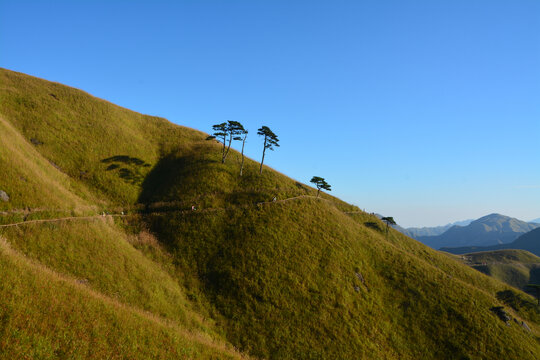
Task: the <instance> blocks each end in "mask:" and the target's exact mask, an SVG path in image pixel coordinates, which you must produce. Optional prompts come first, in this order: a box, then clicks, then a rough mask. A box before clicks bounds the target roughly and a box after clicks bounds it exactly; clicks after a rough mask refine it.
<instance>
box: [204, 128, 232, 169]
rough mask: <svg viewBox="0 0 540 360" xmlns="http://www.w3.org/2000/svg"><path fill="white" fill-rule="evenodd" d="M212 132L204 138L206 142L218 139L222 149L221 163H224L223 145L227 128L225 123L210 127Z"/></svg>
mask: <svg viewBox="0 0 540 360" xmlns="http://www.w3.org/2000/svg"><path fill="white" fill-rule="evenodd" d="M212 130H214V133H213V134H212V135H210V136H208V137H207V138H206V140H213V139H218V141H221V142H222V143H223V148H222V149H221V162H222V163H224V162H225V143H226V140H227V134H228V128H227V123H221V124H216V125H212Z"/></svg>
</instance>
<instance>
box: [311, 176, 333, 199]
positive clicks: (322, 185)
mask: <svg viewBox="0 0 540 360" xmlns="http://www.w3.org/2000/svg"><path fill="white" fill-rule="evenodd" d="M309 182H312V183H314V184H315V186H317V197H319V193H320V192H321V189H323V190H326V191H332V189H331V186H330V185H329V184H328V183H327V182H326V180H324V178H322V177H319V176H314V177H312V178H311V180H310V181H309Z"/></svg>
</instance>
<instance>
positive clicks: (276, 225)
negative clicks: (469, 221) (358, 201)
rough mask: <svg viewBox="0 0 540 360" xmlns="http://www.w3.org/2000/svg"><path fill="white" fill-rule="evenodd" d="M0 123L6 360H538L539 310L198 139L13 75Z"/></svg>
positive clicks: (0, 94) (4, 85) (1, 304)
mask: <svg viewBox="0 0 540 360" xmlns="http://www.w3.org/2000/svg"><path fill="white" fill-rule="evenodd" d="M0 119H2V122H0V124H1V125H2V126H3V129H7V130H6V131H9V134H10V135H9V136H6V135H0V136H2V137H1V139H2V147H0V149H1V150H0V151H2V153H1V155H2V157H1V158H0V161H2V162H1V163H0V165H1V166H2V171H4V168H5V169H6V171H10V176H9V177H5V176H4V177H0V190H4V191H6V193H7V194H8V195H9V200H8V201H1V202H0V211H1V213H0V219H1V224H3V225H7V226H0V236H1V237H2V239H3V240H2V241H1V243H0V245H1V246H0V262H2V264H1V266H0V277H1V278H2V282H0V322H1V324H2V326H1V327H0V329H1V331H2V336H1V337H0V358H2V357H3V358H6V359H9V358H16V357H17V356H18V355H20V354H21V353H25V354H28V356H29V357H30V358H32V357H33V358H58V357H60V358H61V357H64V358H240V357H241V356H250V355H254V356H256V357H261V358H270V359H352V358H354V359H356V358H360V359H361V358H365V359H373V358H376V359H379V358H380V359H419V358H422V359H456V358H471V359H483V358H490V359H509V358H519V359H537V358H539V357H540V346H539V339H540V311H539V310H538V308H536V307H535V306H534V303H535V300H534V299H533V298H532V297H531V296H529V295H527V294H525V293H523V292H521V291H519V290H514V289H512V288H511V287H509V286H507V285H505V284H503V283H502V282H500V281H497V280H496V279H492V278H489V277H487V276H485V275H483V274H481V273H479V272H477V271H474V270H473V269H471V268H469V267H467V266H465V265H463V264H461V263H460V262H459V261H457V260H455V259H452V258H449V257H448V256H446V255H444V254H441V253H439V252H437V251H434V250H433V249H430V248H428V247H426V246H424V245H422V244H420V243H419V242H417V241H415V240H412V239H410V238H408V237H406V236H404V235H402V234H400V233H399V232H397V231H395V230H393V229H390V231H389V232H388V234H387V233H386V232H385V228H384V227H385V225H384V224H383V223H382V222H381V221H380V220H379V219H377V217H375V216H371V215H369V214H366V213H364V212H362V211H360V210H359V209H358V208H356V207H354V206H351V205H349V204H346V203H345V202H343V201H341V200H339V199H336V198H334V197H331V196H329V195H327V194H324V195H322V196H321V197H320V198H316V197H315V194H316V190H314V189H313V188H311V187H309V186H306V185H305V184H301V183H298V182H296V181H294V180H292V179H290V178H288V177H286V176H284V175H283V174H280V173H278V172H276V171H274V170H272V169H270V168H268V167H266V168H265V169H264V172H263V175H262V176H259V175H257V174H258V164H257V163H256V162H254V161H251V160H248V161H247V163H246V166H245V169H244V174H245V176H243V177H239V176H238V171H239V160H240V155H239V154H238V153H237V152H232V151H231V154H230V155H229V158H228V161H227V163H225V164H221V162H220V154H219V151H220V147H219V144H217V143H215V142H212V141H206V140H205V138H206V134H204V133H201V132H199V131H195V130H192V129H189V128H184V127H180V126H176V125H173V124H170V123H169V122H167V121H166V120H164V119H160V118H155V117H151V116H144V115H140V114H137V113H134V112H131V111H129V110H126V109H122V108H119V107H117V106H114V105H112V104H110V103H108V102H106V101H103V100H100V99H96V98H94V97H92V96H90V95H88V94H85V93H84V92H82V91H79V90H75V89H72V88H69V87H65V86H62V85H59V84H54V83H50V82H47V81H44V80H40V79H36V78H32V77H29V76H26V75H23V74H18V73H14V72H10V71H7V70H0ZM101 144H103V145H101ZM22 178H24V179H27V180H28V182H26V181H25V180H23V179H22ZM26 184H28V185H26ZM27 190H28V191H27ZM41 194H43V197H41V196H40V195H41ZM274 197H276V198H277V199H276V201H272V199H273V198H274ZM192 206H195V207H196V210H194V211H193V210H191V208H192ZM105 213H109V214H110V215H106V214H105ZM15 222H20V223H19V224H16V225H15V224H13V223H15ZM496 306H505V307H506V310H507V311H508V313H509V315H510V316H511V317H513V318H515V319H516V321H518V322H519V323H520V324H521V322H522V321H525V322H526V323H527V324H528V326H529V327H530V332H529V331H527V330H526V329H525V328H524V327H522V326H521V325H518V324H516V323H514V322H512V323H511V325H510V326H507V325H506V324H505V323H504V322H503V321H501V320H500V319H499V317H497V315H496V314H495V313H493V312H492V311H491V310H490V309H491V308H493V307H496ZM233 347H234V348H237V349H239V350H240V351H242V354H243V355H240V354H239V353H238V352H237V351H235V350H234V349H233Z"/></svg>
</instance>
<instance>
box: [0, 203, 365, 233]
mask: <svg viewBox="0 0 540 360" xmlns="http://www.w3.org/2000/svg"><path fill="white" fill-rule="evenodd" d="M303 198H312V199H318V200H323V201H326V202H332V201H331V200H328V199H324V198H321V197H317V196H313V195H299V196H294V197H291V198H286V199H281V200H277V199H276V200H275V201H263V202H259V203H255V204H248V205H236V206H230V207H224V208H207V209H197V210H191V209H184V210H179V209H172V210H169V211H150V212H145V211H141V212H136V213H134V214H124V213H121V214H105V215H103V214H98V215H90V216H68V217H61V218H54V219H37V220H28V221H20V222H16V223H10V224H3V225H0V228H6V227H13V226H19V225H27V224H38V223H52V222H60V221H70V220H91V219H103V218H113V217H126V216H133V215H139V214H160V213H167V212H179V213H184V214H186V213H208V212H215V211H225V210H228V209H238V208H250V207H255V206H261V205H268V204H278V203H285V202H289V201H294V200H299V199H303ZM166 204H167V203H163V207H166ZM36 210H37V209H36ZM19 211H20V210H12V211H11V212H19ZM39 211H44V209H39ZM21 212H22V211H21ZM360 212H362V211H343V213H344V214H352V213H360Z"/></svg>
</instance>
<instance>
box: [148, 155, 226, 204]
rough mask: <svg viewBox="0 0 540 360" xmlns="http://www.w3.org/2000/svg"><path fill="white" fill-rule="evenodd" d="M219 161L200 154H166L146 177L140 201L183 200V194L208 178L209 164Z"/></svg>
mask: <svg viewBox="0 0 540 360" xmlns="http://www.w3.org/2000/svg"><path fill="white" fill-rule="evenodd" d="M217 163H218V162H217V161H216V160H213V159H207V158H200V157H198V156H190V155H188V156H180V157H179V156H176V155H175V154H170V155H166V156H164V157H162V158H161V159H160V160H159V161H158V163H157V164H156V165H155V166H154V167H153V168H152V170H151V171H150V172H149V173H148V174H147V175H146V177H145V178H144V180H143V182H142V191H141V194H140V195H139V199H138V202H139V203H143V204H148V203H151V202H159V201H172V200H174V201H178V200H182V198H183V197H184V196H183V195H187V193H188V192H191V191H196V190H197V189H196V188H197V187H198V186H197V182H199V183H202V182H204V181H207V180H208V179H206V176H205V175H206V174H205V171H204V169H205V168H206V167H208V165H209V164H217ZM193 178H195V180H194V179H193ZM197 179H198V180H197ZM191 195H193V194H191ZM191 197H192V196H191Z"/></svg>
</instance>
